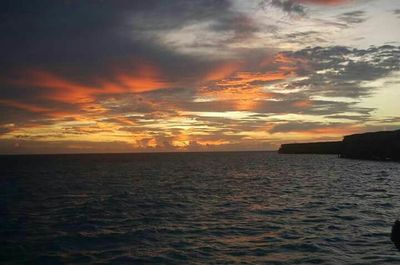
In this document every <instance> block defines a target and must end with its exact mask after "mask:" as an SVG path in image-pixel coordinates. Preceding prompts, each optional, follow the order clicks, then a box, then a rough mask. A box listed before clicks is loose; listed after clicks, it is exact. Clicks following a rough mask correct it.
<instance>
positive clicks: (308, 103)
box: [293, 100, 312, 109]
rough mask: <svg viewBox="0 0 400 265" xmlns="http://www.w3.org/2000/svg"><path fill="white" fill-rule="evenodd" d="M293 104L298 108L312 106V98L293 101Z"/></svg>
mask: <svg viewBox="0 0 400 265" xmlns="http://www.w3.org/2000/svg"><path fill="white" fill-rule="evenodd" d="M293 106H295V107H298V108H305V109H306V108H310V107H311V106H312V101H311V100H299V101H296V102H295V103H293Z"/></svg>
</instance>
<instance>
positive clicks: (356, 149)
mask: <svg viewBox="0 0 400 265" xmlns="http://www.w3.org/2000/svg"><path fill="white" fill-rule="evenodd" d="M341 157H343V158H357V159H369V160H392V161H400V130H397V131H388V132H373V133H363V134H353V135H348V136H345V137H344V139H343V148H342V152H341Z"/></svg>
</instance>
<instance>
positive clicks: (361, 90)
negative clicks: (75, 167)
mask: <svg viewBox="0 0 400 265" xmlns="http://www.w3.org/2000/svg"><path fill="white" fill-rule="evenodd" d="M0 10H1V11H0V12H1V13H0V33H1V34H0V43H1V46H0V47H1V49H0V57H1V59H0V69H1V71H0V153H80V152H151V151H222V150H276V149H277V148H278V147H279V145H280V144H281V143H287V142H305V141H322V140H323V141H325V140H340V139H341V138H342V136H343V135H346V134H352V133H356V132H366V131H378V130H393V129H399V128H400V107H399V105H400V103H399V100H400V87H399V86H400V1H399V0H354V1H351V0H348V1H346V0H264V1H262V0H201V1H200V0H193V1H187V0H180V1H178V0H165V1H162V0H159V1H152V0H146V1H139V0H138V1H128V0H126V1H122V0H109V1H107V0H102V1H101V0H87V1H79V0H70V1H67V0H65V1H61V0H59V1H55V0H41V1H36V0H26V1H15V0H5V1H1V3H0Z"/></svg>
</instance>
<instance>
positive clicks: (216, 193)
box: [0, 152, 400, 264]
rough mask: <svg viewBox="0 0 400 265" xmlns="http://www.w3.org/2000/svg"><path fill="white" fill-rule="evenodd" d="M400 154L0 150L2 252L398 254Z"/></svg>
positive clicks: (7, 256)
mask: <svg viewBox="0 0 400 265" xmlns="http://www.w3.org/2000/svg"><path fill="white" fill-rule="evenodd" d="M399 191H400V163H384V162H371V161H358V160H345V159H339V158H337V157H336V156H329V155H328V156H323V155H279V154H277V153H269V152H238V153H185V154H183V153H181V154H118V155H64V156H14V157H11V156H1V157H0V237H1V238H0V239H1V242H0V263H1V264H20V263H21V264H78V263H83V264H149V263H153V264H210V263H211V264H231V263H248V264H400V252H398V251H397V250H396V249H395V247H394V246H393V245H392V243H391V242H390V239H389V234H390V229H391V225H392V223H393V222H394V220H395V219H396V218H397V217H399V216H400V194H399Z"/></svg>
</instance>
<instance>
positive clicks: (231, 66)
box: [205, 62, 241, 81]
mask: <svg viewBox="0 0 400 265" xmlns="http://www.w3.org/2000/svg"><path fill="white" fill-rule="evenodd" d="M240 65H241V64H240V63H239V62H231V63H226V64H222V65H219V66H218V67H216V68H215V69H213V70H212V71H211V72H210V73H208V74H207V75H206V77H205V80H206V81H212V80H220V79H224V78H226V77H228V76H230V75H231V74H233V73H234V72H235V71H237V70H238V69H239V68H240Z"/></svg>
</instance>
